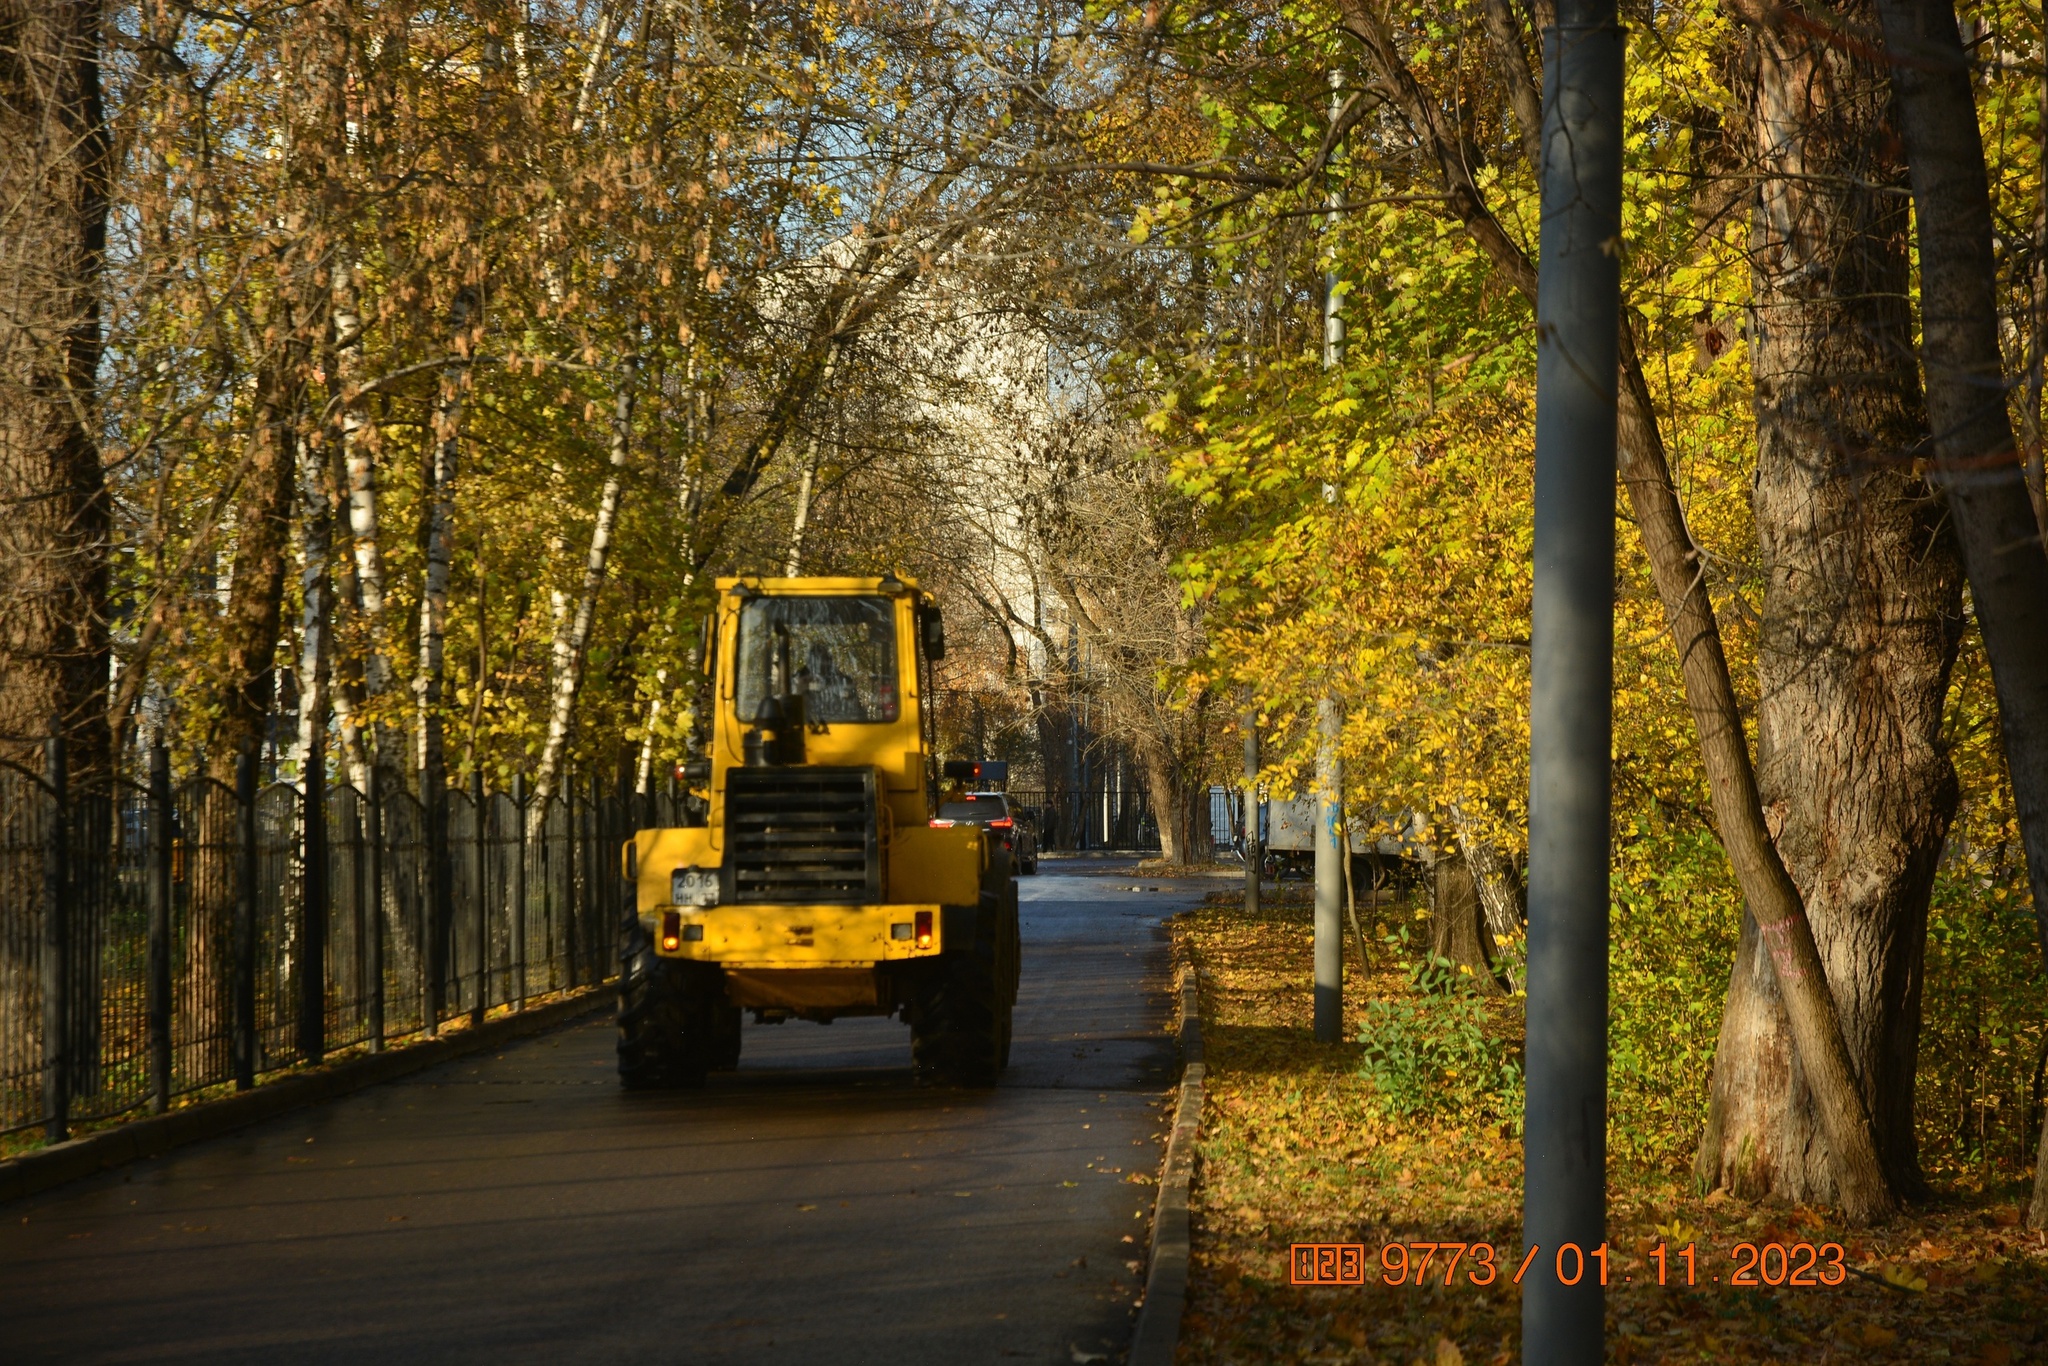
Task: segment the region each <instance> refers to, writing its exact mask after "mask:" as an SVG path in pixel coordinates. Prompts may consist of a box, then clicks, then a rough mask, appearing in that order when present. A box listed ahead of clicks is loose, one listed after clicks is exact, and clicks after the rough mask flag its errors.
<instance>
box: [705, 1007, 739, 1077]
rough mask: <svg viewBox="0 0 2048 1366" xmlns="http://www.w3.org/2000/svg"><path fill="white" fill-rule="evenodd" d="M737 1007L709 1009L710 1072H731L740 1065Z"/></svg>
mask: <svg viewBox="0 0 2048 1366" xmlns="http://www.w3.org/2000/svg"><path fill="white" fill-rule="evenodd" d="M742 1013H743V1012H742V1011H741V1010H740V1008H739V1007H738V1006H728V1005H716V1006H713V1007H712V1008H711V1070H712V1071H714V1072H731V1071H734V1070H736V1069H737V1068H738V1067H739V1065H740V1017H741V1015H742Z"/></svg>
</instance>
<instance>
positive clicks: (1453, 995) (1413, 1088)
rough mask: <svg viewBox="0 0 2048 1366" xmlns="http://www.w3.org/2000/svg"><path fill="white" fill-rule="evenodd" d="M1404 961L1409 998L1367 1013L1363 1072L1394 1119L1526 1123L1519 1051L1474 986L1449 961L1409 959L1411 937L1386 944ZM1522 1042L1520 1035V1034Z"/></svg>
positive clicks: (1371, 1005) (1372, 1006) (1369, 1006)
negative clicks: (1415, 1117)
mask: <svg viewBox="0 0 2048 1366" xmlns="http://www.w3.org/2000/svg"><path fill="white" fill-rule="evenodd" d="M1386 943H1387V945H1388V946H1389V947H1390V948H1391V949H1393V950H1394V951H1395V952H1396V953H1397V954H1399V955H1400V960H1401V970H1402V972H1403V974H1404V975H1405V976H1406V977H1407V979H1408V991H1407V992H1406V993H1404V994H1403V995H1401V996H1398V997H1395V998H1393V999H1391V1000H1380V999H1375V1000H1371V1001H1368V1002H1367V1003H1366V1007H1365V1023H1364V1025H1363V1026H1361V1028H1360V1030H1359V1036H1358V1039H1359V1042H1360V1043H1361V1044H1363V1045H1364V1057H1363V1060H1362V1062H1361V1064H1360V1067H1359V1070H1360V1072H1361V1073H1362V1074H1363V1075H1364V1076H1365V1078H1366V1079H1367V1080H1368V1081H1370V1082H1371V1083H1372V1089H1373V1098H1374V1101H1375V1103H1376V1104H1377V1105H1378V1107H1379V1109H1380V1112H1381V1113H1382V1114H1383V1115H1385V1116H1386V1117H1388V1118H1392V1119H1405V1118H1408V1117H1410V1116H1413V1115H1418V1114H1431V1115H1436V1116H1442V1117H1472V1118H1479V1117H1484V1118H1497V1119H1506V1120H1508V1121H1510V1122H1511V1123H1513V1124H1514V1125H1515V1126H1516V1127H1517V1128H1519V1127H1520V1125H1521V1122H1522V1068H1521V1064H1520V1063H1519V1061H1518V1060H1517V1058H1516V1052H1517V1049H1516V1048H1515V1046H1514V1044H1513V1042H1512V1041H1510V1040H1506V1039H1503V1038H1502V1037H1501V1030H1500V1029H1498V1028H1497V1027H1490V1026H1491V1015H1490V1013H1489V1011H1488V1009H1487V1005H1486V1002H1485V1001H1484V1000H1483V999H1481V997H1480V995H1479V993H1478V991H1477V990H1476V989H1475V988H1474V987H1473V985H1472V982H1471V980H1470V979H1469V978H1468V977H1466V976H1465V975H1464V974H1463V972H1462V971H1461V969H1460V968H1459V967H1458V966H1457V964H1455V963H1453V962H1451V961H1450V960H1449V959H1448V958H1439V957H1436V956H1435V955H1433V954H1428V953H1425V954H1423V955H1422V956H1421V957H1419V958H1413V957H1409V956H1408V955H1407V952H1406V951H1407V949H1408V931H1407V929H1406V928H1403V929H1402V930H1401V931H1400V933H1399V934H1398V935H1389V936H1387V937H1386ZM1515 1034H1516V1036H1517V1037H1519V1035H1520V1030H1519V1028H1518V1029H1516V1030H1515Z"/></svg>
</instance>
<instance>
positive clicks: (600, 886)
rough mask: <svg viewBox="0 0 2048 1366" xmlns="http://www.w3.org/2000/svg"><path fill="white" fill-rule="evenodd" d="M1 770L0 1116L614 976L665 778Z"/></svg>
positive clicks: (244, 769) (124, 1091) (48, 767)
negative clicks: (86, 785)
mask: <svg viewBox="0 0 2048 1366" xmlns="http://www.w3.org/2000/svg"><path fill="white" fill-rule="evenodd" d="M65 779H66V774H65V772H64V765H63V760H62V751H61V748H60V747H57V746H52V747H51V748H50V751H49V753H48V755H47V757H46V762H45V765H44V771H43V772H42V773H41V774H39V775H38V774H30V773H26V772H21V771H18V770H14V769H8V768H0V1133H11V1132H15V1131H18V1130H22V1129H27V1128H32V1127H35V1126H41V1127H42V1128H43V1129H44V1130H45V1132H46V1134H47V1135H48V1136H49V1137H50V1138H51V1139H52V1140H53V1141H54V1140H56V1139H60V1138H62V1137H64V1136H65V1135H66V1134H67V1133H68V1130H69V1127H70V1125H71V1124H73V1123H75V1122H77V1121H81V1120H93V1119H103V1118H107V1117H109V1116H113V1115H117V1114H121V1113H123V1112H126V1111H130V1110H135V1109H139V1108H143V1107H148V1108H150V1109H152V1110H156V1111H162V1110H163V1109H165V1108H167V1107H168V1105H169V1104H170V1102H171V1100H172V1099H173V1098H174V1097H177V1096H180V1095H184V1094H188V1093H190V1092H194V1091H198V1090H201V1089H204V1088H206V1087H210V1086H218V1085H223V1084H227V1083H233V1084H234V1085H236V1086H238V1087H247V1086H250V1085H253V1084H254V1083H255V1081H256V1079H257V1078H259V1077H261V1076H263V1075H264V1074H266V1073H270V1072H275V1071H277V1070H279V1069H281V1068H285V1067H290V1066H293V1065H294V1064H298V1063H305V1062H317V1061H319V1060H320V1059H321V1058H322V1057H323V1056H324V1055H325V1054H327V1053H328V1052H330V1051H333V1050H336V1049H343V1048H352V1047H359V1046H364V1047H367V1048H369V1049H370V1050H372V1051H376V1050H380V1049H382V1048H383V1047H384V1045H385V1043H386V1042H387V1041H390V1040H394V1039H398V1038H401V1037H404V1036H406V1035H410V1034H421V1033H425V1034H431V1033H433V1032H435V1031H436V1029H437V1028H438V1027H439V1025H440V1024H441V1023H443V1022H445V1021H448V1020H450V1019H454V1018H457V1017H460V1016H469V1017H471V1018H473V1019H478V1020H480V1019H481V1018H482V1017H483V1014H484V1012H485V1011H487V1010H488V1009H490V1008H491V1007H493V1006H499V1005H509V1006H514V1007H517V1006H520V1005H521V1004H523V1003H524V1002H525V1001H526V1000H528V999H529V998H531V997H534V996H539V995H544V994H547V993H550V992H556V991H561V990H564V989H568V988H573V987H578V986H585V985H591V984H595V983H598V982H601V981H604V980H606V979H607V978H609V977H611V976H612V975H613V974H614V973H615V971H616V963H615V952H614V946H615V941H616V934H617V926H618V919H619V914H620V908H621V906H622V905H623V902H622V899H621V893H622V885H621V882H620V879H619V872H618V868H619V846H620V844H621V842H622V841H624V840H625V839H627V838H629V837H630V835H631V832H632V830H634V829H635V828H638V827H640V826H642V825H647V824H664V825H673V824H678V823H680V820H681V813H680V804H679V802H678V801H677V799H676V797H675V795H674V794H669V793H657V794H631V793H628V792H625V791H623V790H619V789H613V790H609V791H607V790H603V789H602V788H601V787H600V786H599V785H598V784H597V783H595V782H592V781H589V780H576V779H571V780H570V781H568V782H566V783H565V785H564V788H563V790H562V791H560V792H558V793H557V794H556V795H554V796H552V797H551V798H550V799H549V800H548V802H547V804H546V807H545V809H541V808H539V807H538V806H536V804H535V802H534V801H533V799H531V798H530V797H528V796H527V794H526V793H525V791H524V790H523V784H515V785H514V789H513V790H512V791H511V792H486V791H485V790H484V788H483V785H482V783H481V781H480V780H473V781H472V782H471V783H470V784H469V786H468V787H467V788H466V789H465V788H462V787H451V788H449V789H448V790H447V791H446V792H444V793H427V794H421V793H419V792H413V791H407V790H404V789H403V788H402V786H401V785H400V784H398V783H396V782H375V783H372V784H371V787H372V789H373V790H372V791H370V792H361V791H358V790H357V789H356V788H354V787H351V786H346V785H336V786H329V785H326V784H323V783H322V782H320V781H317V780H316V781H314V782H312V783H310V784H305V785H300V786H293V785H290V784H285V783H272V784H268V785H259V784H258V782H257V781H256V767H255V764H254V762H253V761H251V760H246V759H245V760H244V761H243V762H242V763H241V764H240V765H238V772H237V781H236V782H235V783H234V784H232V785H229V784H225V783H221V782H219V781H216V780H215V779H212V778H209V777H205V776H193V777H190V778H187V779H185V780H183V781H176V780H174V779H173V776H172V774H171V770H170V763H169V759H168V756H167V755H166V754H165V752H164V751H162V750H157V751H155V752H154V754H153V757H152V760H151V762H150V765H149V772H148V774H147V776H146V777H145V779H144V780H143V781H142V782H140V783H136V782H133V781H129V780H119V781H117V782H116V783H115V784H114V785H113V787H112V789H111V790H110V791H109V790H106V789H105V788H104V787H101V788H99V789H98V790H95V791H91V792H83V791H78V790H72V789H71V788H70V787H69V785H68V784H67V783H66V781H65Z"/></svg>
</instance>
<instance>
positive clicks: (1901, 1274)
mask: <svg viewBox="0 0 2048 1366" xmlns="http://www.w3.org/2000/svg"><path fill="white" fill-rule="evenodd" d="M1880 1274H1882V1275H1883V1276H1884V1283H1885V1284H1886V1285H1895V1286H1897V1287H1898V1288H1899V1289H1901V1290H1911V1291H1913V1292H1914V1293H1916V1294H1917V1293H1918V1292H1920V1291H1922V1290H1925V1289H1926V1288H1927V1278H1926V1277H1925V1276H1916V1275H1914V1274H1913V1268H1912V1267H1910V1266H1887V1267H1886V1268H1885V1269H1884V1271H1883V1272H1882V1273H1880Z"/></svg>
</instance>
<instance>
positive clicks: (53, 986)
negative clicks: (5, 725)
mask: <svg viewBox="0 0 2048 1366" xmlns="http://www.w3.org/2000/svg"><path fill="white" fill-rule="evenodd" d="M62 726H63V718H61V717H55V716H53V717H51V718H50V738H49V739H47V740H45V741H44V742H43V778H44V781H46V782H47V783H48V784H49V787H50V822H49V824H48V825H47V826H45V827H44V829H43V946H42V947H43V961H42V978H43V981H42V987H43V1137H44V1138H46V1139H48V1140H49V1141H50V1142H52V1143H62V1142H63V1141H64V1140H65V1139H67V1138H69V1137H71V1049H70V1044H71V991H70V987H71V906H70V899H71V898H70V888H69V887H68V886H67V885H66V884H67V882H68V881H69V879H68V877H67V876H66V875H67V874H68V873H69V872H70V850H69V849H68V848H67V845H68V843H69V841H68V840H67V839H66V838H65V837H66V835H67V833H68V831H67V830H66V828H65V827H66V825H67V824H68V823H69V819H70V809H69V801H68V793H67V792H66V790H65V773H64V732H63V730H62Z"/></svg>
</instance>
